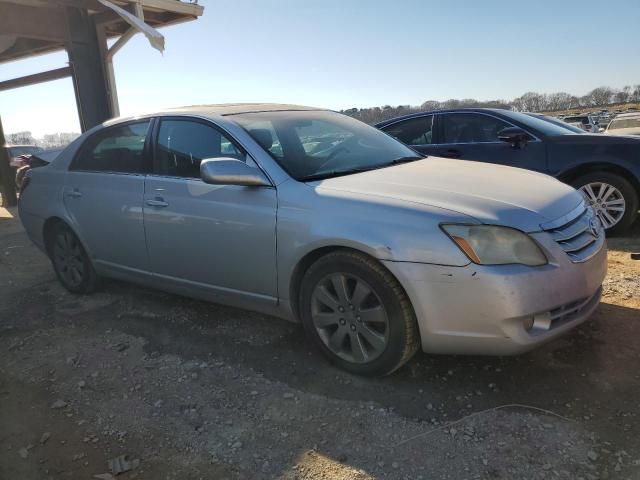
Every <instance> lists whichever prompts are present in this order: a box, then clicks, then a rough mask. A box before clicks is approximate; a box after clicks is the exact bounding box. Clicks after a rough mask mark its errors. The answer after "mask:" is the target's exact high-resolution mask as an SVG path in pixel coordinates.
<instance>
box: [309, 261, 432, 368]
mask: <svg viewBox="0 0 640 480" xmlns="http://www.w3.org/2000/svg"><path fill="white" fill-rule="evenodd" d="M299 306H300V315H301V318H302V323H303V325H304V327H305V330H306V331H307V333H308V335H309V336H310V337H311V338H312V339H313V341H314V343H316V344H317V345H318V347H319V348H320V350H321V351H322V353H323V354H324V355H325V356H326V357H327V358H328V359H329V361H330V362H331V363H333V364H335V365H337V366H339V367H340V368H342V369H344V370H347V371H349V372H351V373H355V374H358V375H367V376H379V375H388V374H390V373H392V372H393V371H395V370H397V369H398V368H400V367H401V366H402V365H404V364H405V363H406V362H407V361H408V360H409V359H410V358H411V357H412V356H413V355H414V354H415V353H416V351H417V350H418V348H419V345H420V338H419V334H418V325H417V322H416V318H415V313H414V311H413V308H412V306H411V303H410V301H409V298H408V297H407V294H406V293H405V291H404V290H403V288H402V287H401V285H400V284H399V283H398V281H397V280H396V279H395V278H394V277H393V275H391V273H389V271H387V270H386V269H385V268H384V267H383V266H382V265H380V263H379V262H377V261H375V260H374V259H372V258H370V257H368V256H366V255H364V254H361V253H359V252H352V251H346V250H340V251H335V252H332V253H329V254H327V255H325V256H324V257H321V258H320V259H319V260H317V261H316V262H315V263H314V264H313V265H312V266H311V267H310V268H309V269H308V270H307V272H306V273H305V275H304V277H303V279H302V286H301V289H300V298H299Z"/></svg>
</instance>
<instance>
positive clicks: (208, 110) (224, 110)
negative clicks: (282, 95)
mask: <svg viewBox="0 0 640 480" xmlns="http://www.w3.org/2000/svg"><path fill="white" fill-rule="evenodd" d="M322 110H325V111H326V110H329V109H321V108H315V107H306V106H304V105H289V104H285V103H219V104H209V105H190V106H184V107H175V108H168V109H165V110H159V111H155V112H147V113H145V114H143V115H135V116H130V117H119V118H114V119H111V120H107V121H106V122H104V123H103V125H104V126H109V125H115V124H118V123H121V122H126V121H129V120H134V119H136V118H145V117H154V116H160V115H200V116H205V117H219V116H226V115H238V114H241V113H258V112H292V111H322Z"/></svg>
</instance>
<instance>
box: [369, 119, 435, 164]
mask: <svg viewBox="0 0 640 480" xmlns="http://www.w3.org/2000/svg"><path fill="white" fill-rule="evenodd" d="M382 131H383V132H385V133H387V134H388V135H391V136H392V137H393V138H395V139H397V140H400V141H401V142H402V143H404V144H406V145H408V146H410V147H411V148H413V149H414V150H417V151H418V152H420V153H424V154H425V155H435V152H437V151H439V146H438V145H437V141H438V140H437V138H436V132H437V126H436V115H433V114H425V115H421V116H419V117H413V118H409V119H406V120H400V121H398V122H395V123H392V124H390V125H386V126H384V127H382Z"/></svg>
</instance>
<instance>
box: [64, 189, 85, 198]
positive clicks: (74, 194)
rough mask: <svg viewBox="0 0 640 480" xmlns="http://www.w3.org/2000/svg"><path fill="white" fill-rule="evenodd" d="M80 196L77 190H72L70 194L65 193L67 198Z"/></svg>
mask: <svg viewBox="0 0 640 480" xmlns="http://www.w3.org/2000/svg"><path fill="white" fill-rule="evenodd" d="M81 196H82V192H81V191H80V190H78V189H77V188H74V189H73V190H71V191H70V192H67V197H72V198H80V197H81Z"/></svg>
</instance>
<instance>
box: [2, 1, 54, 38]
mask: <svg viewBox="0 0 640 480" xmlns="http://www.w3.org/2000/svg"><path fill="white" fill-rule="evenodd" d="M64 26H65V17H64V12H63V11H62V10H60V9H57V8H45V7H34V6H31V7H29V6H24V5H16V4H6V3H2V2H0V32H2V33H3V34H7V35H15V36H17V37H23V38H36V39H38V40H48V41H54V42H62V41H64V36H65V28H64Z"/></svg>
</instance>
